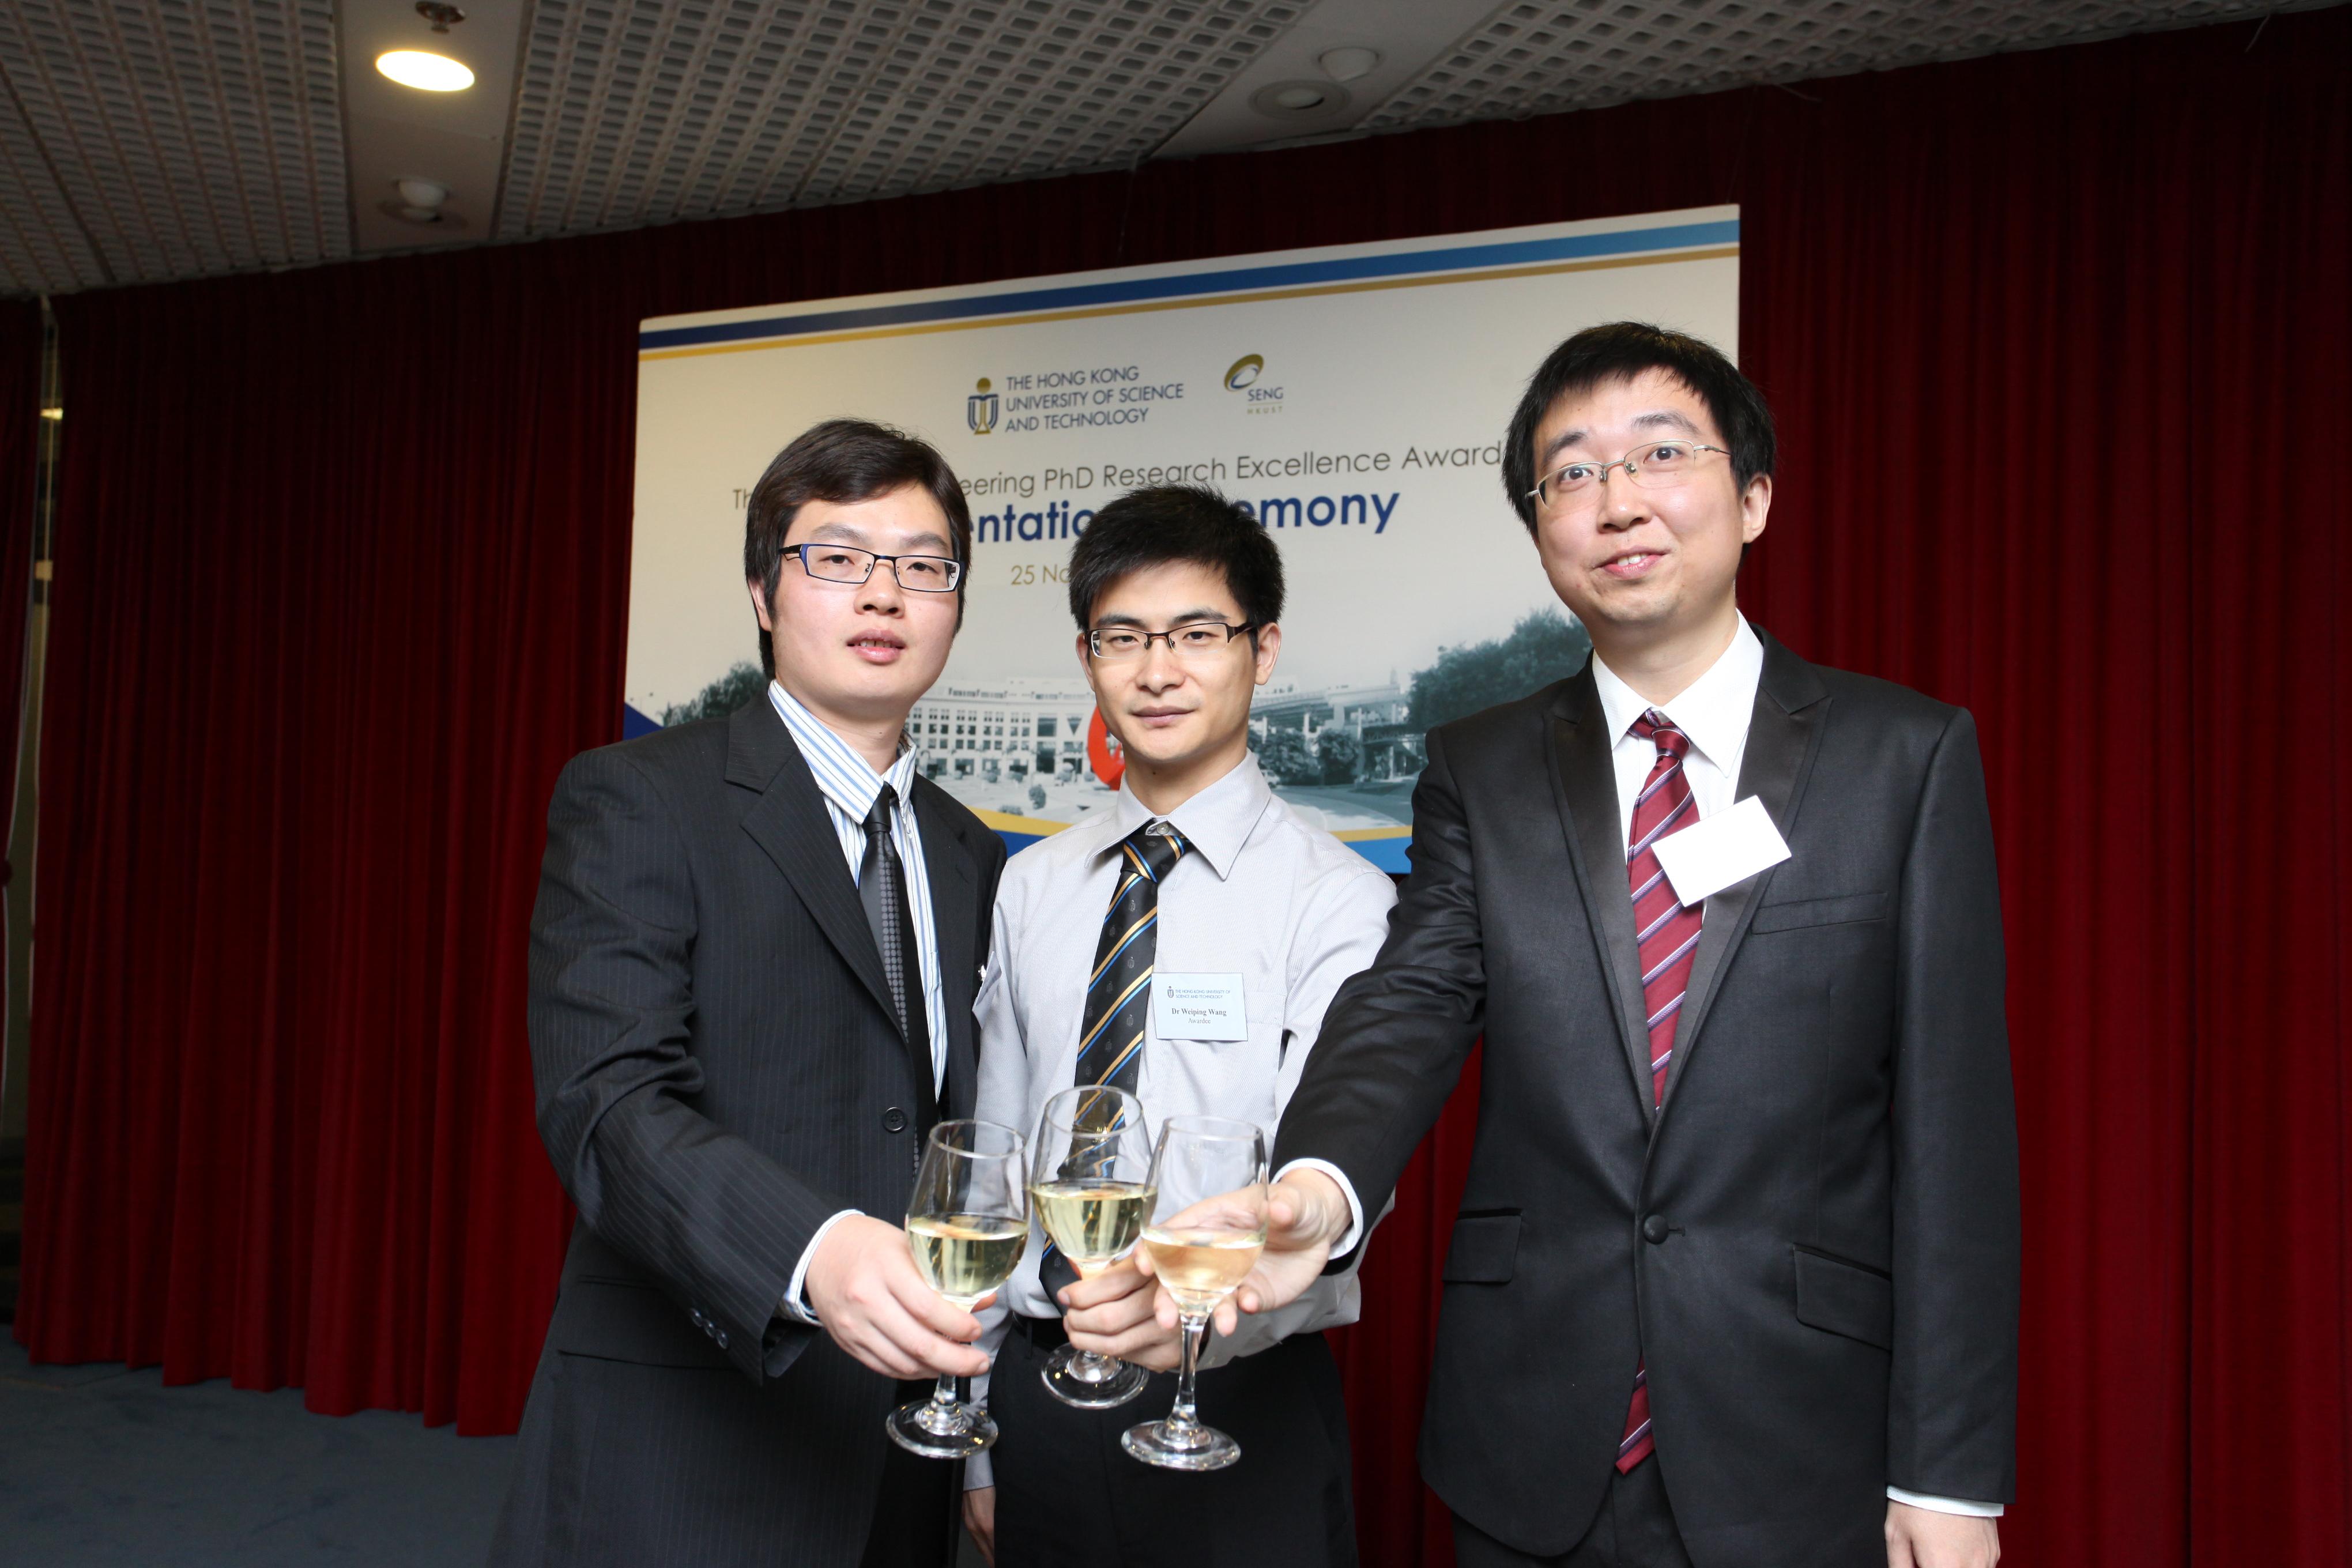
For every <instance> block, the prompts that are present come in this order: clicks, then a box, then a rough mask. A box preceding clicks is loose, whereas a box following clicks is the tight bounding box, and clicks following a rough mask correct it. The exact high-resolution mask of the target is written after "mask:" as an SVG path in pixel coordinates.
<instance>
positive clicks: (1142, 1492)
mask: <svg viewBox="0 0 2352 1568" xmlns="http://www.w3.org/2000/svg"><path fill="white" fill-rule="evenodd" d="M1059 1328H1060V1325H1059V1324H1058V1323H1055V1324H1053V1325H1051V1326H1050V1327H1048V1328H1045V1329H1044V1330H1043V1331H1040V1332H1039V1333H1038V1335H1037V1337H1036V1338H1035V1339H1033V1338H1031V1337H1030V1335H1028V1334H1026V1333H1024V1331H1022V1325H1021V1323H1020V1322H1019V1321H1017V1320H1016V1321H1015V1324H1014V1330H1013V1332H1012V1333H1010V1334H1008V1335H1006V1336H1005V1340H1004V1348H1003V1350H1002V1351H1000V1352H998V1354H997V1358H996V1370H995V1373H994V1375H993V1376H992V1377H991V1378H990V1380H989V1390H988V1405H989V1411H990V1413H991V1414H992V1415H994V1416H995V1417H996V1425H997V1426H998V1428H999V1430H1000V1432H1001V1433H1002V1436H1000V1437H999V1438H998V1439H997V1443H996V1447H995V1448H994V1449H993V1450H992V1454H991V1458H992V1460H993V1462H994V1464H995V1468H996V1561H997V1563H998V1564H999V1568H1103V1565H1104V1564H1106V1563H1118V1564H1119V1565H1120V1568H1355V1564H1356V1521H1355V1502H1354V1498H1353V1496H1352V1494H1351V1490H1350V1488H1349V1470H1348V1412H1347V1406H1346V1405H1344V1404H1343V1403H1342V1402H1341V1399H1340V1396H1339V1366H1338V1365H1337V1363H1334V1362H1333V1361H1332V1359H1331V1349H1330V1347H1329V1346H1328V1345H1327V1344H1325V1343H1324V1342H1323V1336H1322V1335H1320V1334H1299V1335H1297V1336H1294V1337H1293V1338H1291V1339H1287V1340H1285V1341H1284V1342H1282V1343H1280V1344H1278V1345H1276V1346H1275V1347H1274V1348H1273V1349H1271V1350H1266V1351H1261V1352H1258V1353H1257V1354H1256V1355H1253V1356H1244V1357H1243V1358H1242V1359H1241V1360H1239V1361H1237V1362H1234V1363H1230V1364H1228V1365H1225V1366H1221V1367H1217V1368H1214V1369H1213V1370H1212V1371H1209V1372H1204V1373H1202V1374H1201V1384H1200V1403H1201V1419H1202V1421H1204V1422H1206V1423H1208V1424H1209V1425H1210V1426H1214V1427H1216V1428H1217V1429H1218V1430H1219V1431H1221V1432H1225V1433H1229V1434H1231V1435H1232V1436H1233V1437H1234V1439H1235V1440H1236V1441H1237V1442H1239V1443H1240V1444H1241V1446H1242V1457H1241V1462H1240V1463H1238V1464H1235V1465H1233V1466H1231V1467H1229V1468H1225V1469H1222V1470H1213V1471H1210V1472H1208V1473H1207V1474H1195V1473H1192V1472H1188V1471H1181V1470H1163V1469H1160V1468H1157V1467H1155V1466H1151V1465H1147V1464H1144V1463H1143V1462H1142V1461H1141V1460H1139V1459H1136V1458H1130V1457H1129V1454H1128V1453H1127V1451H1126V1450H1125V1449H1123V1448H1121V1447H1119V1444H1118V1439H1119V1435H1120V1434H1121V1433H1123V1432H1125V1431H1126V1430H1127V1429H1128V1428H1129V1427H1130V1426H1138V1425H1139V1424H1141V1423H1143V1422H1146V1421H1157V1420H1158V1419H1160V1417H1161V1416H1163V1415H1167V1414H1168V1410H1169V1407H1170V1406H1171V1405H1173V1404H1174V1403H1175V1400H1176V1375H1175V1373H1160V1374H1158V1375H1156V1376H1154V1377H1153V1378H1152V1380H1151V1382H1150V1385H1149V1386H1148V1387H1146V1388H1145V1389H1144V1391H1143V1392H1142V1393H1141V1394H1138V1395H1137V1396H1136V1397H1135V1398H1133V1399H1131V1400H1129V1401H1128V1402H1127V1403H1126V1404H1125V1405H1120V1406H1119V1407H1118V1409H1116V1410H1076V1409H1072V1408H1071V1407H1070V1406H1069V1405H1064V1404H1063V1403H1061V1402H1060V1401H1059V1400H1057V1399H1055V1397H1054V1396H1053V1395H1052V1394H1048V1393H1046V1392H1045V1386H1044V1385H1043V1384H1040V1383H1039V1382H1038V1381H1037V1374H1038V1370H1039V1368H1040V1367H1042V1366H1043V1365H1044V1364H1045V1357H1046V1355H1047V1353H1048V1352H1050V1350H1051V1349H1052V1346H1053V1344H1054V1342H1055V1340H1056V1339H1057V1337H1058V1332H1057V1331H1058V1330H1059Z"/></svg>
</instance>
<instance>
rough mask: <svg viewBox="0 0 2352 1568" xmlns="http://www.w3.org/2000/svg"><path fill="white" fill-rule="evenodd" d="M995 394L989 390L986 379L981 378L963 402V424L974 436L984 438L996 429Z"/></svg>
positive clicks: (984, 377)
mask: <svg viewBox="0 0 2352 1568" xmlns="http://www.w3.org/2000/svg"><path fill="white" fill-rule="evenodd" d="M996 414H997V403H996V394H995V393H993V392H992V391H990V390H989V386H988V377H986V376H984V375H983V376H982V377H981V378H980V384H979V385H978V386H977V387H976V388H974V389H973V392H972V395H971V396H970V397H967V398H965V399H964V400H963V417H964V422H965V423H966V424H968V425H970V426H971V433H972V434H973V435H975V436H985V435H987V434H988V433H989V432H990V431H991V430H993V429H995V428H996Z"/></svg>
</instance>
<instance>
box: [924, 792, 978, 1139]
mask: <svg viewBox="0 0 2352 1568" xmlns="http://www.w3.org/2000/svg"><path fill="white" fill-rule="evenodd" d="M914 795H915V820H916V822H917V823H918V824H919V825H920V826H921V828H922V833H923V870H924V874H925V875H926V876H928V877H929V878H930V880H931V924H932V925H933V926H934V927H935V928H937V929H935V930H934V931H932V933H931V940H932V941H933V942H935V943H937V944H938V948H939V955H940V1006H942V1007H945V1008H946V1009H947V1014H948V1016H947V1034H948V1068H947V1100H946V1106H945V1108H944V1110H942V1114H944V1115H948V1116H957V1115H967V1116H968V1115H970V1114H971V1107H972V1101H973V1100H974V1099H975V1097H976V1095H977V1093H978V1089H979V1059H980V1058H979V1054H978V1048H977V1047H976V1046H975V1044H974V1042H973V1038H972V1017H971V1008H972V999H973V997H974V996H975V995H976V994H977V993H978V992H979V989H980V975H979V973H978V971H977V969H976V967H975V965H976V964H977V963H978V957H977V955H978V953H979V951H980V942H979V933H978V931H976V930H975V929H974V928H973V925H972V915H973V911H974V910H976V909H977V908H978V899H979V893H980V881H979V879H978V878H977V877H976V876H975V875H974V874H973V870H972V863H971V847H970V846H968V845H967V844H965V842H964V837H963V828H962V826H961V824H959V823H957V822H955V821H953V820H952V819H950V817H949V816H948V814H947V811H946V809H945V807H944V805H943V804H942V803H943V802H944V801H945V799H946V795H944V793H943V792H942V791H941V790H940V788H939V787H938V786H937V785H936V784H931V783H930V782H929V781H928V780H924V779H918V780H916V781H915V788H914ZM980 918H982V919H983V920H985V919H987V918H988V916H987V912H986V911H985V910H982V911H981V914H980ZM923 1065H924V1068H925V1069H926V1072H925V1076H926V1077H928V1076H929V1070H928V1069H929V1066H930V1064H929V1061H926V1062H925V1063H924V1064H923Z"/></svg>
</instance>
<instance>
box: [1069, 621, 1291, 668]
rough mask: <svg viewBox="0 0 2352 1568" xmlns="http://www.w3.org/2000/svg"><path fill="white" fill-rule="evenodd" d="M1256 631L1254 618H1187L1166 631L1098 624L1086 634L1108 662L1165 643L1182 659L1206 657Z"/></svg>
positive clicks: (1140, 654)
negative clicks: (1200, 619)
mask: <svg viewBox="0 0 2352 1568" xmlns="http://www.w3.org/2000/svg"><path fill="white" fill-rule="evenodd" d="M1255 630H1257V623H1256V622H1255V621H1186V622H1185V623H1184V624H1183V625H1182V626H1170V627H1169V628H1168V629H1167V630H1166V631H1164V632H1147V631H1145V630H1144V629H1143V628H1142V627H1141V626H1097V627H1095V628H1094V629H1093V630H1091V631H1089V632H1087V652H1088V653H1091V654H1093V655H1094V656H1095V657H1096V658H1098V659H1101V660H1102V661H1103V662H1104V663H1105V664H1118V663H1120V662H1122V661H1124V660H1127V659H1132V658H1142V657H1143V656H1144V655H1145V654H1147V653H1149V652H1150V651H1151V645H1152V644H1153V643H1156V642H1164V643H1166V644H1167V645H1168V651H1169V652H1170V653H1172V654H1174V655H1175V656H1176V657H1177V658H1209V657H1210V656H1211V655H1213V654H1214V653H1216V652H1218V651H1219V650H1220V649H1222V648H1223V647H1224V646H1225V645H1226V644H1227V643H1229V642H1231V641H1233V640H1234V638H1235V637H1239V636H1241V635H1242V634H1243V633H1244V632H1254V631H1255Z"/></svg>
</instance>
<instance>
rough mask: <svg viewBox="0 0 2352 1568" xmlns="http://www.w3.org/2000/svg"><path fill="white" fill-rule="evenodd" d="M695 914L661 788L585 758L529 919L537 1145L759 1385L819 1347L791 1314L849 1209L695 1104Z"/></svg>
mask: <svg viewBox="0 0 2352 1568" xmlns="http://www.w3.org/2000/svg"><path fill="white" fill-rule="evenodd" d="M696 910H697V901H696V897H695V889H694V883H693V874H692V871H691V869H690V865H689V861H688V855H687V849H686V845H685V842H684V839H683V837H682V836H681V835H680V833H679V832H678V828H677V820H676V817H675V816H674V814H673V811H672V808H671V807H670V806H669V805H668V804H667V802H666V801H665V800H664V799H663V798H662V795H661V793H660V791H659V789H658V787H657V786H656V784H655V783H654V781H653V780H652V779H651V778H649V777H648V776H647V775H646V773H645V772H644V771H643V770H641V769H640V768H639V767H638V766H637V765H636V764H635V763H634V762H632V761H631V760H629V759H628V758H627V757H626V756H625V755H623V754H620V753H617V752H614V751H612V750H609V749H608V750H605V751H600V752H586V753H583V755H581V756H579V757H575V758H574V759H572V763H570V765H568V766H567V767H566V768H565V769H564V770H563V774H562V778H561V779H559V780H558V781H557V784H556V786H555V796H554V800H553V802H552V804H551V805H550V806H549V808H548V831H547V857H546V859H545V861H544V862H543V864H542V865H541V871H540V885H539V902H538V906H537V908H536V909H535V910H533V911H532V915H531V942H530V1052H531V1071H532V1077H533V1079H534V1081H535V1083H536V1086H537V1089H538V1099H539V1128H540V1135H541V1138H542V1139H543V1140H544V1141H545V1142H546V1144H547V1152H548V1154H549V1156H550V1157H551V1159H552V1160H553V1161H554V1163H555V1171H556V1175H557V1177H558V1178H559V1179H560V1180H561V1181H562V1184H563V1189H564V1191H565V1192H567V1193H568V1194H571V1197H572V1202H573V1203H574V1204H576V1205H578V1206H579V1209H580V1217H581V1220H582V1222H583V1223H584V1224H586V1225H587V1226H590V1227H592V1228H593V1230H594V1231H595V1232H596V1234H597V1235H598V1236H600V1237H603V1238H604V1240H606V1241H607V1242H609V1243H611V1244H612V1245H613V1246H614V1247H617V1248H619V1249H620V1250H621V1251H622V1252H623V1253H624V1254H625V1255H626V1256H627V1257H629V1258H632V1259H633V1260H635V1262H636V1263H638V1264H639V1265H641V1266H642V1267H644V1268H646V1269H647V1270H648V1271H650V1272H651V1273H652V1274H653V1275H654V1276H655V1277H656V1279H659V1280H660V1281H661V1283H662V1285H663V1286H664V1288H665V1289H667V1290H668V1291H669V1292H670V1294H672V1295H673V1296H675V1297H676V1298H677V1300H678V1302H679V1303H680V1305H681V1306H682V1307H684V1308H685V1309H687V1310H689V1311H698V1312H700V1313H702V1314H703V1315H704V1316H705V1317H706V1318H708V1319H709V1320H710V1321H713V1322H714V1323H716V1324H717V1325H718V1326H719V1329H720V1330H722V1331H724V1332H725V1334H726V1336H727V1338H726V1351H727V1354H728V1356H729V1358H730V1360H732V1361H733V1362H734V1363H735V1364H736V1366H737V1367H739V1368H740V1370H741V1371H742V1372H743V1373H744V1374H745V1375H746V1376H748V1377H750V1378H751V1380H752V1381H753V1382H755V1383H756V1382H759V1381H760V1380H761V1379H762V1378H764V1377H774V1376H777V1375H780V1374H781V1373H782V1372H783V1371H784V1369H785V1368H786V1367H788V1366H789V1365H791V1364H792V1363H793V1360H795V1359H796V1358H797V1357H798V1356H799V1354H800V1352H802V1351H803V1349H805V1348H806V1347H807V1345H808V1344H809V1342H811V1340H812V1339H813V1338H814V1334H815V1332H816V1331H814V1330H813V1329H810V1328H807V1327H803V1326H801V1325H798V1324H794V1323H791V1322H787V1321H783V1320H782V1319H780V1318H778V1317H777V1315H776V1313H777V1307H778V1303H779V1302H780V1301H781V1300H782V1296H783V1293H784V1290H785V1289H786V1287H787V1286H788V1285H789V1283H790V1282H791V1279H792V1274H793V1265H794V1263H795V1262H796V1261H797V1260H798V1259H799V1258H800V1255H801V1253H802V1251H803V1249H804V1248H805V1247H807V1245H808V1243H809V1240H810V1238H811V1237H813V1236H814V1234H815V1233H816V1230H817V1227H818V1226H821V1225H823V1224H824V1222H825V1220H826V1219H827V1218H828V1217H830V1216H831V1215H835V1214H837V1213H839V1212H840V1211H841V1210H842V1209H844V1208H846V1207H849V1206H850V1205H847V1204H845V1203H844V1202H842V1201H840V1200H839V1199H838V1198H836V1197H832V1196H828V1195H826V1194H823V1193H820V1192H817V1191H815V1190H814V1188H812V1187H811V1186H810V1185H809V1184H807V1183H805V1182H803V1181H802V1180H800V1179H799V1178H798V1177H796V1176H795V1175H794V1174H793V1173H791V1172H790V1171H787V1170H785V1169H784V1168H783V1167H782V1166H781V1165H779V1164H778V1163H776V1162H775V1161H774V1160H772V1159H771V1158H769V1157H768V1156H767V1155H765V1154H763V1153H761V1152H760V1151H759V1150H757V1149H754V1148H753V1147H752V1146H751V1144H749V1143H747V1142H744V1141H743V1140H742V1139H741V1138H740V1137H738V1136H736V1135H735V1134H733V1133H730V1132H728V1131H723V1130H722V1129H720V1128H719V1126H718V1125H716V1124H715V1123H713V1122H712V1121H709V1119H708V1118H706V1117H704V1116H703V1115H701V1114H700V1113H699V1112H698V1111H697V1110H694V1109H693V1108H692V1103H691V1102H692V1100H693V1097H694V1096H695V1095H696V1094H697V1093H698V1091H699V1090H700V1089H701V1088H702V1068H701V1064H700V1063H699V1062H698V1061H697V1060H696V1059H695V1057H694V1055H693V1053H692V1052H691V1050H690V1049H689V1048H688V1043H689V1036H688V1018H689V1017H690V1016H692V1014H693V1011H694V988H693V983H692V973H693V972H692V967H691V959H692V954H693V950H694V942H695V936H696V922H697V913H696Z"/></svg>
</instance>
